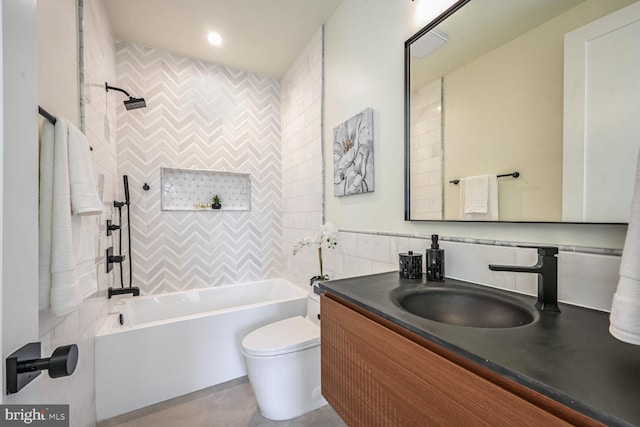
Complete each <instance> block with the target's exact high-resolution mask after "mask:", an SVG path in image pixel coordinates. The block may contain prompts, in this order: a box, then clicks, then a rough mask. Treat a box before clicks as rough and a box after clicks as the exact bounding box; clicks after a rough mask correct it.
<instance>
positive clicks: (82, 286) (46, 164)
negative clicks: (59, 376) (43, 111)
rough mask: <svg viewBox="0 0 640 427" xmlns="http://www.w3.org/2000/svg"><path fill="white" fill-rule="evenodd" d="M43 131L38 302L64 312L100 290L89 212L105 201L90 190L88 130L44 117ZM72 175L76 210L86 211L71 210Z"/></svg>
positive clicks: (92, 219)
mask: <svg viewBox="0 0 640 427" xmlns="http://www.w3.org/2000/svg"><path fill="white" fill-rule="evenodd" d="M52 130H53V132H52ZM41 135H42V136H41V148H40V151H41V155H40V256H39V260H40V262H39V264H40V271H39V279H40V283H39V286H40V304H39V306H40V309H41V310H44V309H46V308H49V307H50V308H51V312H52V313H53V314H54V315H56V316H61V315H65V314H68V313H70V312H72V311H74V310H76V309H77V308H78V307H79V306H80V303H81V302H82V300H83V299H84V298H86V297H87V296H89V295H91V294H92V293H93V292H95V291H96V289H97V280H96V270H95V246H94V245H95V244H94V239H95V235H96V230H97V219H96V218H97V217H95V216H94V217H91V216H86V215H96V214H99V213H100V212H101V211H102V206H101V203H100V200H99V198H98V196H97V193H96V194H94V195H93V196H92V195H90V194H88V189H90V188H91V185H93V171H92V167H91V163H90V162H91V159H90V157H89V156H84V155H83V154H82V153H80V152H79V150H86V151H87V152H88V151H89V150H90V148H89V144H88V143H87V141H86V138H85V137H84V135H82V133H81V132H80V131H78V130H77V129H75V128H74V127H73V125H71V124H70V123H69V122H68V121H67V120H65V119H62V118H57V120H56V124H55V126H53V125H51V124H50V123H49V122H46V121H45V123H44V124H43V128H42V134H41ZM52 137H53V140H52ZM83 162H88V164H86V163H83ZM87 174H90V177H91V178H90V180H88V179H87ZM72 176H73V177H74V180H75V181H76V183H79V184H80V185H76V186H75V188H76V190H77V189H80V193H81V194H79V195H78V196H77V197H76V200H78V202H77V205H78V206H79V209H78V213H79V214H82V215H85V216H80V215H73V214H72V180H71V177H72ZM93 192H94V193H95V192H96V189H95V185H93Z"/></svg>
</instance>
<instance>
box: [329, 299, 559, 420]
mask: <svg viewBox="0 0 640 427" xmlns="http://www.w3.org/2000/svg"><path fill="white" fill-rule="evenodd" d="M321 312H322V315H321V317H322V335H321V351H322V394H323V395H324V396H325V398H326V399H327V401H328V402H329V403H330V404H331V406H332V407H333V408H334V409H335V410H336V412H337V413H338V414H339V415H340V416H341V417H342V419H343V420H344V421H345V422H346V423H347V424H348V425H349V426H351V427H357V426H366V427H372V426H399V427H409V426H420V427H424V426H452V425H460V426H463V425H465V426H482V425H486V426H492V427H494V426H545V427H546V426H566V425H571V424H569V423H567V422H566V421H564V420H562V419H560V418H558V417H556V416H554V415H552V414H550V413H549V412H546V411H544V410H543V409H541V408H538V407H537V406H535V405H533V404H531V403H529V402H527V401H526V400H523V399H522V398H520V397H518V396H516V395H514V394H512V393H510V392H509V391H506V390H505V389H503V388H501V387H499V386H497V385H495V384H493V383H491V382H489V381H487V380H485V379H484V378H482V377H479V376H478V375H476V374H474V373H472V372H469V371H468V370H466V369H464V368H462V367H460V366H458V365H456V364H455V363H453V362H451V361H449V360H447V359H445V358H443V357H442V356H439V355H437V354H436V353H433V352H432V351H430V350H428V349H426V348H424V347H422V346H421V345H419V344H417V343H415V342H413V341H411V340H409V339H408V338H405V337H403V336H401V335H399V334H397V333H396V332H393V331H391V330H390V329H387V328H385V327H384V326H382V325H380V324H378V323H376V322H374V321H373V320H371V319H369V318H367V317H365V316H363V315H361V314H359V313H356V312H355V311H353V310H351V309H349V308H348V307H345V306H344V305H342V304H340V303H339V302H336V301H334V300H333V299H330V298H328V297H327V296H326V295H323V296H322V304H321Z"/></svg>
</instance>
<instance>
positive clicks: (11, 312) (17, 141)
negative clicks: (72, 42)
mask: <svg viewBox="0 0 640 427" xmlns="http://www.w3.org/2000/svg"><path fill="white" fill-rule="evenodd" d="M35 6H36V2H31V1H18V0H9V1H7V0H4V1H2V5H1V8H2V11H1V18H2V19H1V22H2V23H1V26H2V31H1V34H2V43H1V44H2V48H1V64H2V67H1V70H2V71H1V74H2V80H1V81H2V85H1V86H2V88H1V89H0V90H1V91H2V108H1V112H2V118H1V119H0V127H1V129H2V136H1V138H2V144H1V151H0V158H1V159H2V161H0V177H1V178H0V182H1V183H2V185H0V205H1V207H2V209H1V210H0V224H1V225H2V227H0V230H1V231H0V237H1V238H0V242H1V243H0V253H1V258H0V259H1V260H2V263H1V266H0V269H1V280H2V282H1V285H0V286H1V291H2V296H1V298H2V306H1V307H2V309H1V316H0V318H1V320H0V322H1V324H0V327H1V329H2V333H1V336H2V361H0V362H1V363H0V364H1V365H2V366H3V367H4V364H5V362H4V360H5V359H6V357H7V356H8V355H9V354H11V353H12V352H13V351H15V350H17V349H18V348H20V347H22V346H23V345H24V344H27V343H29V342H34V341H38V335H39V334H38V116H37V114H38V113H37V112H38V110H37V105H38V98H37V89H38V88H37V66H36V53H37V43H36V35H37V28H36V9H35ZM8 248H11V250H8ZM2 249H4V250H2ZM5 384H6V382H5V380H4V373H3V378H2V389H3V390H4V387H5ZM0 395H3V398H2V399H3V401H4V403H19V399H21V398H23V397H21V396H20V394H19V393H18V394H15V395H11V396H4V393H0Z"/></svg>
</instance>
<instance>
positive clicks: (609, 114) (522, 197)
mask: <svg viewBox="0 0 640 427" xmlns="http://www.w3.org/2000/svg"><path fill="white" fill-rule="evenodd" d="M639 39H640V2H639V1H637V0H517V1H508V2H506V1H504V0H464V1H460V2H458V3H456V4H455V5H454V6H453V7H452V8H451V9H450V10H449V11H447V12H445V14H443V15H442V16H441V17H439V18H438V19H436V20H435V21H434V22H432V23H431V24H429V25H428V26H427V27H425V28H424V29H423V30H421V31H420V32H418V33H417V34H416V35H415V36H413V37H412V38H410V39H409V40H408V41H407V42H406V43H405V64H406V67H407V69H406V82H405V83H406V87H405V90H406V93H405V95H406V97H407V103H406V110H407V111H406V113H405V114H406V164H405V168H406V174H407V175H406V186H405V187H406V188H405V193H406V200H405V211H406V214H405V216H406V219H408V220H454V221H460V220H475V221H495V220H499V221H515V222H600V223H624V222H627V219H628V215H629V210H630V203H631V194H632V192H633V188H632V186H633V182H634V176H635V159H636V153H637V150H638V149H639V148H640V101H638V100H639V99H640V50H638V49H637V46H638V43H637V40H639ZM586 51H588V52H589V55H585V54H584V52H586ZM585 76H586V77H585ZM513 172H518V173H519V175H518V177H517V178H514V177H513V175H509V174H512V173H513ZM498 175H507V176H505V177H501V178H497V176H498ZM478 176H481V177H482V178H478ZM456 180H461V181H459V183H458V184H455V183H454V182H455V181H456ZM493 206H495V208H493Z"/></svg>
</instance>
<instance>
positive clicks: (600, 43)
mask: <svg viewBox="0 0 640 427" xmlns="http://www.w3.org/2000/svg"><path fill="white" fill-rule="evenodd" d="M638 40H640V2H637V3H635V4H632V5H630V6H627V7H625V8H623V9H621V10H619V11H616V12H614V13H612V14H610V15H607V16H605V17H603V18H600V19H598V20H596V21H594V22H592V23H589V24H587V25H585V26H583V27H580V28H578V29H576V30H574V31H572V32H570V33H567V34H566V35H565V79H564V80H565V94H564V96H565V100H564V103H565V114H564V160H563V163H564V165H563V170H564V179H563V182H564V186H563V193H564V194H563V220H564V221H587V222H627V221H628V220H629V213H630V210H631V196H632V194H633V185H634V182H635V170H636V158H637V154H638V149H639V148H640V138H639V137H638V135H640V103H638V99H640V49H638Z"/></svg>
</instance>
